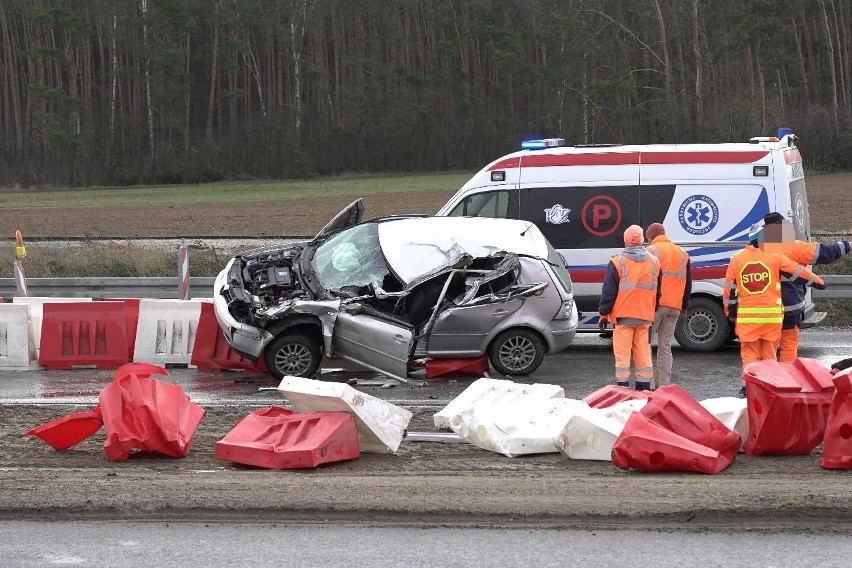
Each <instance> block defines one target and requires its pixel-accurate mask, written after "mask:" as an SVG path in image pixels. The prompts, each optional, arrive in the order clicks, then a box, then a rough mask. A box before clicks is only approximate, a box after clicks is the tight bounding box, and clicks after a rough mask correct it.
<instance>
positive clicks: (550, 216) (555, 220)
mask: <svg viewBox="0 0 852 568" xmlns="http://www.w3.org/2000/svg"><path fill="white" fill-rule="evenodd" d="M570 217H571V210H570V209H569V208H567V207H563V206H562V205H560V204H559V203H557V204H556V205H554V206H553V207H548V208H546V209H545V210H544V220H545V221H546V222H547V223H550V224H551V225H562V224H563V223H568V222H570V221H571V219H570Z"/></svg>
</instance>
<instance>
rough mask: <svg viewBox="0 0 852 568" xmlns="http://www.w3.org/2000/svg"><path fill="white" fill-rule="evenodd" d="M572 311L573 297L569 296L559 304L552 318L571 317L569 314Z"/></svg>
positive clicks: (562, 318) (563, 318) (564, 318)
mask: <svg viewBox="0 0 852 568" xmlns="http://www.w3.org/2000/svg"><path fill="white" fill-rule="evenodd" d="M573 312H574V299H573V298H570V299H568V300H565V301H564V302H562V305H561V306H559V311H558V312H556V316H554V318H553V319H555V320H567V319H571V314H572V313H573Z"/></svg>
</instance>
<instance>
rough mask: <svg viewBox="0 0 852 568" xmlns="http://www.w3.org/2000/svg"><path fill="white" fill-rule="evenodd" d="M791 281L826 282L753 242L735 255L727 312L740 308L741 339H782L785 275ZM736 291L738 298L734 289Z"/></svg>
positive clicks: (726, 296) (728, 282) (725, 300)
mask: <svg viewBox="0 0 852 568" xmlns="http://www.w3.org/2000/svg"><path fill="white" fill-rule="evenodd" d="M782 273H783V274H784V275H786V276H787V277H788V278H790V279H791V280H802V281H808V280H812V281H813V282H815V283H816V284H819V285H824V284H825V283H824V282H823V281H822V279H821V278H820V277H819V276H815V275H814V274H813V273H812V272H811V271H810V270H808V269H807V268H805V267H803V266H800V265H798V264H796V263H795V262H793V261H792V260H790V259H789V258H787V257H786V256H784V255H783V254H778V253H767V252H764V251H762V250H760V249H759V248H756V247H753V246H751V245H749V246H747V247H746V248H745V249H744V250H741V251H740V252H738V253H736V254H734V255H733V256H732V257H731V262H730V263H729V264H728V270H727V272H726V274H725V290H724V293H723V300H722V301H723V303H724V305H725V314H726V315H728V314H731V313H733V312H734V310H736V330H735V331H736V334H737V337H739V339H740V341H757V340H758V339H765V340H767V341H778V340H779V339H780V338H781V323H782V321H783V319H784V306H783V305H782V304H781V275H782ZM734 290H735V291H736V297H732V295H731V292H732V291H734Z"/></svg>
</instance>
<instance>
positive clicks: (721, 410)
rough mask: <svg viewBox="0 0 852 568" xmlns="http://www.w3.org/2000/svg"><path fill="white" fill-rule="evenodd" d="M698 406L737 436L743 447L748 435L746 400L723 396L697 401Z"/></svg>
mask: <svg viewBox="0 0 852 568" xmlns="http://www.w3.org/2000/svg"><path fill="white" fill-rule="evenodd" d="M698 404H700V405H701V406H703V407H704V408H706V409H707V411H708V412H709V413H710V414H712V415H713V416H715V417H716V418H717V419H718V420H719V422H721V423H722V424H724V425H725V426H727V427H728V428H729V429H730V430H733V431H734V432H736V433H737V434H739V435H740V437H741V438H742V440H743V445H745V441H746V438H748V433H749V427H748V401H747V400H746V399H744V398H737V397H734V396H723V397H721V398H708V399H705V400H702V401H699V403H698ZM740 451H743V449H742V446H740Z"/></svg>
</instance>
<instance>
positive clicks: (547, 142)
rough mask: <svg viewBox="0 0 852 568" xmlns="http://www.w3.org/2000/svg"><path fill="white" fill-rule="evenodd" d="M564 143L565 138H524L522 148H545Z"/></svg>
mask: <svg viewBox="0 0 852 568" xmlns="http://www.w3.org/2000/svg"><path fill="white" fill-rule="evenodd" d="M564 145H565V139H564V138H542V139H541V140H524V141H523V142H521V148H523V149H524V150H543V149H545V148H556V147H558V146H564Z"/></svg>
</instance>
